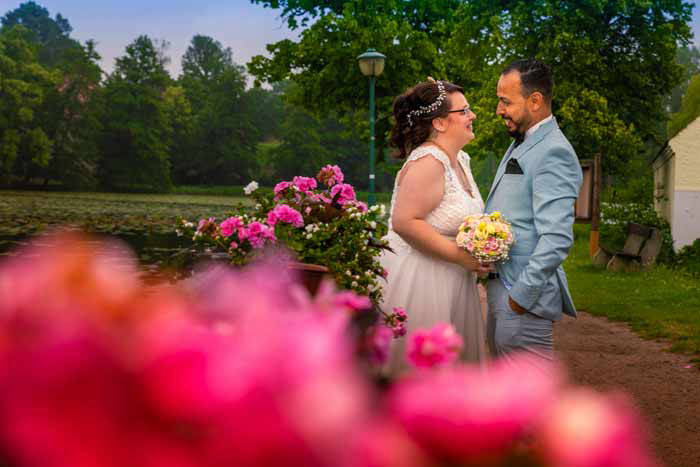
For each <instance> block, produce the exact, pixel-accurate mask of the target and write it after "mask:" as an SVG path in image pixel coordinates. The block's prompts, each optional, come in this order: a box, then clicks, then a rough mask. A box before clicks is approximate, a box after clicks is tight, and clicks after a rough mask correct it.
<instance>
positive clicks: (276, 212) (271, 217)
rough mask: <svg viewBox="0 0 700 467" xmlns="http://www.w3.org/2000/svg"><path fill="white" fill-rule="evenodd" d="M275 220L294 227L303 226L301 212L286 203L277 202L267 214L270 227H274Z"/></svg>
mask: <svg viewBox="0 0 700 467" xmlns="http://www.w3.org/2000/svg"><path fill="white" fill-rule="evenodd" d="M311 180H313V179H311ZM277 222H284V223H285V224H291V225H293V226H294V227H303V226H304V218H303V217H302V215H301V213H300V212H299V211H297V210H296V209H294V208H292V207H289V206H287V205H286V204H278V205H277V206H275V208H274V209H273V210H272V211H270V212H269V213H268V214H267V223H268V225H269V226H270V227H274V226H275V224H277Z"/></svg>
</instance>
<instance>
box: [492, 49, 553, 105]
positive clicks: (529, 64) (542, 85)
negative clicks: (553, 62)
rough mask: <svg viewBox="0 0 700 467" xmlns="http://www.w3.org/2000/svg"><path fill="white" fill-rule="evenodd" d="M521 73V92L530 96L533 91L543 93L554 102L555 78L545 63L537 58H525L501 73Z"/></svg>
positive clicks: (548, 101)
mask: <svg viewBox="0 0 700 467" xmlns="http://www.w3.org/2000/svg"><path fill="white" fill-rule="evenodd" d="M513 71H517V72H518V73H520V92H521V93H522V95H523V96H524V97H528V96H529V95H530V94H532V93H533V92H539V93H540V94H542V96H543V97H544V99H545V100H546V101H547V103H551V102H552V95H553V93H554V78H552V71H551V70H550V69H549V67H548V66H547V65H546V64H545V63H544V62H541V61H539V60H537V59H535V58H523V59H520V60H516V61H514V62H512V63H511V64H510V65H508V66H507V67H506V68H505V69H504V70H503V73H501V75H507V74H508V73H510V72H513Z"/></svg>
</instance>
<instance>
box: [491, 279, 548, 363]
mask: <svg viewBox="0 0 700 467" xmlns="http://www.w3.org/2000/svg"><path fill="white" fill-rule="evenodd" d="M486 291H487V297H488V305H489V310H488V317H487V320H486V338H487V341H488V345H489V350H490V352H491V355H492V356H494V357H497V358H506V359H507V358H508V357H509V356H512V354H513V353H514V352H526V353H528V354H529V355H535V356H538V357H541V358H544V359H546V360H553V358H554V352H553V345H552V328H553V324H554V323H553V322H552V321H551V320H548V319H543V318H540V317H539V316H537V315H535V314H532V313H529V312H526V313H524V314H522V315H520V314H518V313H516V312H514V311H513V310H512V309H511V307H510V305H509V304H508V289H506V287H505V286H504V285H503V283H502V282H501V281H500V280H499V279H491V280H489V281H488V285H487V288H486Z"/></svg>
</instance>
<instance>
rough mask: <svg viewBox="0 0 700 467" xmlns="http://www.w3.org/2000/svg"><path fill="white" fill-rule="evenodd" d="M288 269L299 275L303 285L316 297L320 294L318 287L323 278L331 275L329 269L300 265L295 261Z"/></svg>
mask: <svg viewBox="0 0 700 467" xmlns="http://www.w3.org/2000/svg"><path fill="white" fill-rule="evenodd" d="M287 267H288V268H289V269H291V270H292V271H294V272H295V274H297V276H298V277H299V280H300V282H301V283H302V285H303V286H304V287H305V288H306V290H308V291H309V293H310V294H311V295H312V296H314V295H316V292H318V287H319V286H320V285H321V281H322V280H323V278H324V277H326V276H328V275H329V274H328V273H329V270H328V268H327V267H325V266H321V265H320V264H308V263H298V262H295V261H293V262H290V263H289V264H288V265H287Z"/></svg>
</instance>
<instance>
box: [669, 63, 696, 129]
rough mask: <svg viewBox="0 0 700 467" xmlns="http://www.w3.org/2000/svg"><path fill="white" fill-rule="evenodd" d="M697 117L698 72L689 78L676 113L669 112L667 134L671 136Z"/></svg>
mask: <svg viewBox="0 0 700 467" xmlns="http://www.w3.org/2000/svg"><path fill="white" fill-rule="evenodd" d="M698 117H700V74H698V75H695V76H694V77H693V78H692V79H691V80H690V83H689V84H688V91H687V92H686V94H685V95H684V96H683V100H682V102H681V108H680V110H679V111H678V113H674V114H671V120H670V121H669V122H668V136H669V137H670V138H673V137H674V136H676V135H677V134H678V133H680V132H681V131H682V130H683V129H685V127H687V126H688V124H690V122H692V121H693V120H695V119H696V118H698Z"/></svg>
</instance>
